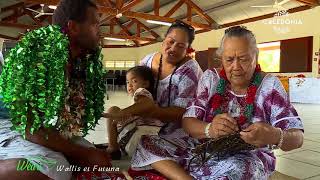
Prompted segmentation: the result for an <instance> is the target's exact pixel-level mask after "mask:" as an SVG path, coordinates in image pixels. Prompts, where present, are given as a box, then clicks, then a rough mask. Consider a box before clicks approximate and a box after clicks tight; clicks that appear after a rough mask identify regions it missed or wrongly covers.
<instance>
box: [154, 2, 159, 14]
mask: <svg viewBox="0 0 320 180" xmlns="http://www.w3.org/2000/svg"><path fill="white" fill-rule="evenodd" d="M159 1H160V0H154V4H153V9H154V15H156V16H159V10H160V2H159Z"/></svg>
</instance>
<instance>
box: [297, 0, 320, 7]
mask: <svg viewBox="0 0 320 180" xmlns="http://www.w3.org/2000/svg"><path fill="white" fill-rule="evenodd" d="M296 1H299V2H302V3H304V4H306V5H309V6H318V5H319V2H318V1H317V0H296Z"/></svg>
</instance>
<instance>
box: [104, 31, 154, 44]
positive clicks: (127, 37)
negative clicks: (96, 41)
mask: <svg viewBox="0 0 320 180" xmlns="http://www.w3.org/2000/svg"><path fill="white" fill-rule="evenodd" d="M100 35H101V37H112V38H119V39H129V40H137V41H149V42H151V41H157V39H155V38H147V37H136V36H128V35H119V34H108V33H100Z"/></svg>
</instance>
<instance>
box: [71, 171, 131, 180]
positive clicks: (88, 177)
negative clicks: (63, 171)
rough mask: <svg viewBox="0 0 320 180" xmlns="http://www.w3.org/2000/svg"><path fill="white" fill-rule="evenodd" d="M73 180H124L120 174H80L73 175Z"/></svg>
mask: <svg viewBox="0 0 320 180" xmlns="http://www.w3.org/2000/svg"><path fill="white" fill-rule="evenodd" d="M74 177H75V178H73V179H75V180H95V179H110V180H124V179H126V178H125V177H124V175H122V174H120V173H109V172H80V173H76V174H75V175H74Z"/></svg>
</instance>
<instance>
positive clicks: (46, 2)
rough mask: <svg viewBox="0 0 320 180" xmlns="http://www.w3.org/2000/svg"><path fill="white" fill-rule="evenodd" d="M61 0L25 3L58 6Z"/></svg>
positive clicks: (32, 0) (38, 0) (26, 0)
mask: <svg viewBox="0 0 320 180" xmlns="http://www.w3.org/2000/svg"><path fill="white" fill-rule="evenodd" d="M59 1H60V0H24V2H30V3H37V4H46V5H57V4H58V3H59Z"/></svg>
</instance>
